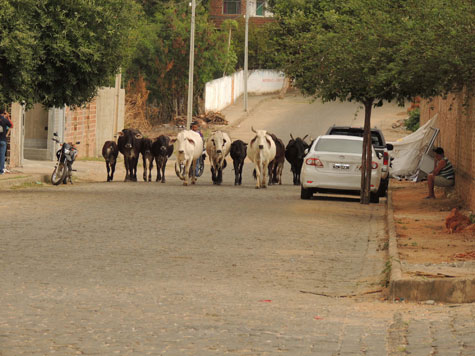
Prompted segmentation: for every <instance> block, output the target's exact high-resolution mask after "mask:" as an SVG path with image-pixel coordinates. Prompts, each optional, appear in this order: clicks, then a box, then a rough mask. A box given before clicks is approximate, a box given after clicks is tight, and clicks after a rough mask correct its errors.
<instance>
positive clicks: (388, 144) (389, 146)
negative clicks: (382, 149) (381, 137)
mask: <svg viewBox="0 0 475 356" xmlns="http://www.w3.org/2000/svg"><path fill="white" fill-rule="evenodd" d="M386 148H387V149H388V151H392V150H393V149H394V146H393V145H392V144H390V143H387V144H386Z"/></svg>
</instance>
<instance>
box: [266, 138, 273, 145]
mask: <svg viewBox="0 0 475 356" xmlns="http://www.w3.org/2000/svg"><path fill="white" fill-rule="evenodd" d="M266 141H267V143H268V144H269V147H270V146H272V144H271V143H270V140H269V138H267V137H266Z"/></svg>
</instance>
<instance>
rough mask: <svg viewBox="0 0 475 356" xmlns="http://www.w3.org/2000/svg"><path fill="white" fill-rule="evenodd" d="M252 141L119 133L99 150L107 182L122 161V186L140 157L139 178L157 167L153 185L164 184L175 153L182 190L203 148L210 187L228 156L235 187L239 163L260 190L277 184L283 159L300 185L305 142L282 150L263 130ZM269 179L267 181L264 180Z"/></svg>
mask: <svg viewBox="0 0 475 356" xmlns="http://www.w3.org/2000/svg"><path fill="white" fill-rule="evenodd" d="M252 131H253V132H254V133H255V136H254V138H252V139H251V141H250V142H249V143H245V142H243V141H241V140H235V141H234V142H231V138H230V137H229V135H228V134H227V133H225V132H222V131H216V132H213V133H212V134H211V136H210V137H208V139H207V140H206V142H203V138H202V137H201V135H200V134H199V133H197V132H195V131H192V130H183V131H181V132H180V133H178V135H177V136H176V138H170V137H168V136H166V135H160V136H159V137H157V138H156V139H154V140H151V139H149V138H145V137H143V135H142V134H141V133H140V131H139V130H135V129H124V130H122V131H121V132H119V134H118V135H119V137H118V140H117V143H116V142H115V141H106V142H105V143H104V146H103V148H102V155H103V157H104V159H105V161H106V167H107V181H108V182H110V181H112V180H113V179H114V171H115V166H116V163H117V157H118V155H119V152H120V153H121V154H122V155H123V156H124V164H125V171H126V175H125V181H137V164H138V160H139V157H140V155H142V159H143V168H144V172H143V179H144V181H149V182H150V181H151V180H152V168H153V162H154V161H155V164H156V166H157V178H156V181H157V182H158V181H161V182H162V183H165V168H166V164H167V160H168V158H169V157H170V156H171V155H172V154H173V152H174V151H175V155H176V163H175V171H176V174H177V176H178V177H179V178H180V179H181V180H183V184H184V185H188V183H189V181H190V180H191V184H195V182H196V179H197V177H196V165H197V161H198V159H199V158H200V157H204V155H203V149H204V148H206V153H207V155H208V158H209V161H210V164H211V174H212V180H213V184H217V185H219V184H221V183H222V181H223V169H224V168H226V165H227V164H226V157H227V156H228V155H230V156H231V158H232V160H233V165H234V174H235V179H234V184H235V185H241V182H242V169H243V165H244V159H245V158H246V156H247V157H249V159H250V160H251V161H252V162H253V163H254V173H253V174H254V178H255V180H256V188H265V187H266V186H267V184H269V185H272V184H282V171H283V168H284V162H285V159H287V161H288V162H289V163H290V166H291V171H292V173H293V184H294V185H299V184H300V170H301V168H302V164H303V159H304V157H305V150H306V149H307V148H308V147H309V144H308V143H306V142H305V138H306V137H307V136H305V137H304V138H300V137H297V138H294V137H293V136H292V134H290V137H291V140H290V141H289V143H288V144H287V146H285V145H284V143H283V142H282V140H281V139H279V138H278V137H276V136H275V135H274V134H270V133H267V132H266V131H265V130H254V128H252ZM266 175H268V182H267V177H266Z"/></svg>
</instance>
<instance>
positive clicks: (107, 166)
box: [106, 161, 110, 182]
mask: <svg viewBox="0 0 475 356" xmlns="http://www.w3.org/2000/svg"><path fill="white" fill-rule="evenodd" d="M106 168H107V181H108V182H110V175H109V172H110V167H109V161H106Z"/></svg>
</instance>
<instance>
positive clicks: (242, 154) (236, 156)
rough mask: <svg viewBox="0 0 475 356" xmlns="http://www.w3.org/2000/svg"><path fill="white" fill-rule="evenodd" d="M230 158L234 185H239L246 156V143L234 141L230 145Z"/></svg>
mask: <svg viewBox="0 0 475 356" xmlns="http://www.w3.org/2000/svg"><path fill="white" fill-rule="evenodd" d="M230 153H231V158H232V159H233V165H234V185H241V183H242V168H243V166H244V159H245V158H246V155H247V143H245V142H243V141H241V140H236V141H234V142H233V143H232V144H231V150H230Z"/></svg>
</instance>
